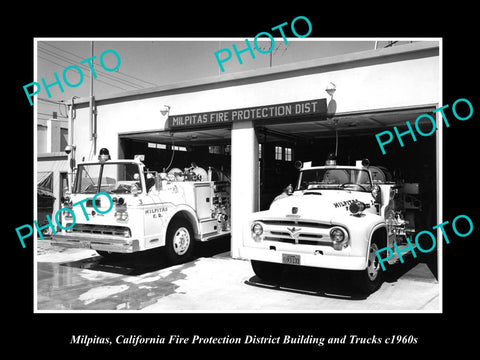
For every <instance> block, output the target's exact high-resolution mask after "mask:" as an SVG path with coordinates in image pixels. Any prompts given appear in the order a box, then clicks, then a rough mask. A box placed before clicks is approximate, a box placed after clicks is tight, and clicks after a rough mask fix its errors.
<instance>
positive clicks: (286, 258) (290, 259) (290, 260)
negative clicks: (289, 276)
mask: <svg viewBox="0 0 480 360" xmlns="http://www.w3.org/2000/svg"><path fill="white" fill-rule="evenodd" d="M282 263H284V264H290V265H300V255H291V254H282Z"/></svg>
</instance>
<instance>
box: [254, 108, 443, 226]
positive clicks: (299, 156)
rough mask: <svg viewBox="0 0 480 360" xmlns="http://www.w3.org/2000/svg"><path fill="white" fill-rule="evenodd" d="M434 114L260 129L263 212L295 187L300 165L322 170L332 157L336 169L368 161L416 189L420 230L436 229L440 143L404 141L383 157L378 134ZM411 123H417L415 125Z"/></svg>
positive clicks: (368, 116)
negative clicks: (417, 191) (317, 167)
mask: <svg viewBox="0 0 480 360" xmlns="http://www.w3.org/2000/svg"><path fill="white" fill-rule="evenodd" d="M428 111H431V109H428V110H427V109H413V110H408V111H396V112H388V113H377V114H363V115H359V116H348V117H347V116H345V117H339V118H337V119H336V120H335V121H334V120H333V119H330V120H327V121H317V122H315V121H311V122H308V123H297V124H294V123H293V124H292V123H290V124H272V125H263V126H259V127H257V128H256V134H257V139H258V142H259V174H260V209H261V210H266V209H268V208H269V206H270V204H271V202H272V201H273V199H274V198H275V197H276V196H277V195H279V194H280V193H282V191H284V189H285V188H286V187H287V186H288V185H289V184H292V185H293V186H295V183H296V180H297V176H298V170H297V169H296V167H295V162H296V161H298V160H299V161H302V162H307V161H312V164H313V165H324V164H325V160H326V159H327V157H328V155H329V154H331V153H336V154H337V164H338V165H355V162H356V160H362V159H364V158H367V159H369V161H370V164H371V165H373V166H383V167H385V168H387V169H388V170H389V171H390V172H391V173H392V175H393V177H394V180H397V181H404V182H406V183H418V184H419V189H420V192H419V195H418V197H416V198H415V200H419V201H420V203H418V202H416V204H417V205H418V204H420V205H419V206H418V207H419V210H418V211H419V215H420V216H418V222H417V220H416V222H417V223H416V224H415V226H416V227H417V228H418V229H419V230H422V229H428V228H431V227H432V226H433V225H435V224H436V213H437V182H436V174H437V153H436V148H437V144H436V137H435V136H430V137H421V138H420V137H418V139H417V141H416V142H414V141H413V140H412V139H411V138H408V137H404V139H403V140H404V143H405V144H404V146H403V147H401V146H400V145H399V144H398V143H397V144H396V145H394V144H393V143H392V146H391V147H389V148H388V152H387V155H382V153H381V150H380V148H379V146H378V143H377V140H376V138H375V134H376V133H378V132H381V131H384V130H387V129H391V128H392V127H393V126H397V127H398V129H399V131H405V130H406V129H407V128H406V126H405V124H406V121H410V122H412V121H415V119H416V117H417V116H419V115H420V114H423V113H426V112H428ZM412 119H413V120H412Z"/></svg>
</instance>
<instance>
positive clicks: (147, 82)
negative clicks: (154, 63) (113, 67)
mask: <svg viewBox="0 0 480 360" xmlns="http://www.w3.org/2000/svg"><path fill="white" fill-rule="evenodd" d="M43 44H45V45H48V46H50V47H53V48H55V49H57V50H59V51H62V52H64V53H67V54H69V55H72V56H74V57H76V58H78V59H82V60H84V59H83V58H82V57H81V56H80V55H78V54H75V53H73V52H70V51H67V50H65V49H62V48H60V47H58V46H55V45H52V44H51V43H48V42H44V43H42V45H43ZM43 50H47V51H52V50H48V49H45V48H43ZM60 56H62V55H60ZM115 73H116V74H117V75H122V76H125V77H128V78H130V79H134V80H137V81H140V82H142V83H145V84H148V85H151V86H158V84H155V83H153V82H150V81H147V80H143V79H140V78H139V77H136V76H133V75H130V74H127V73H124V72H121V71H116V72H115ZM120 80H124V81H127V82H128V80H125V79H120ZM130 83H131V82H130ZM137 86H140V87H142V88H143V87H145V86H143V85H141V84H138V85H137Z"/></svg>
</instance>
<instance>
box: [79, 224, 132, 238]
mask: <svg viewBox="0 0 480 360" xmlns="http://www.w3.org/2000/svg"><path fill="white" fill-rule="evenodd" d="M72 232H74V233H75V232H76V233H84V234H95V235H112V236H125V237H130V236H131V231H130V229H129V228H128V227H126V226H115V225H92V224H76V225H75V226H74V227H73V228H72Z"/></svg>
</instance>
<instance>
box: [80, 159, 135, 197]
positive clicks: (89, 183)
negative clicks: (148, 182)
mask: <svg viewBox="0 0 480 360" xmlns="http://www.w3.org/2000/svg"><path fill="white" fill-rule="evenodd" d="M132 191H133V192H136V193H140V192H142V182H141V180H140V169H139V166H138V164H135V163H110V162H109V163H105V164H82V165H79V166H78V173H77V179H76V184H75V193H81V194H96V193H98V192H107V193H110V194H130V193H132Z"/></svg>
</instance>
